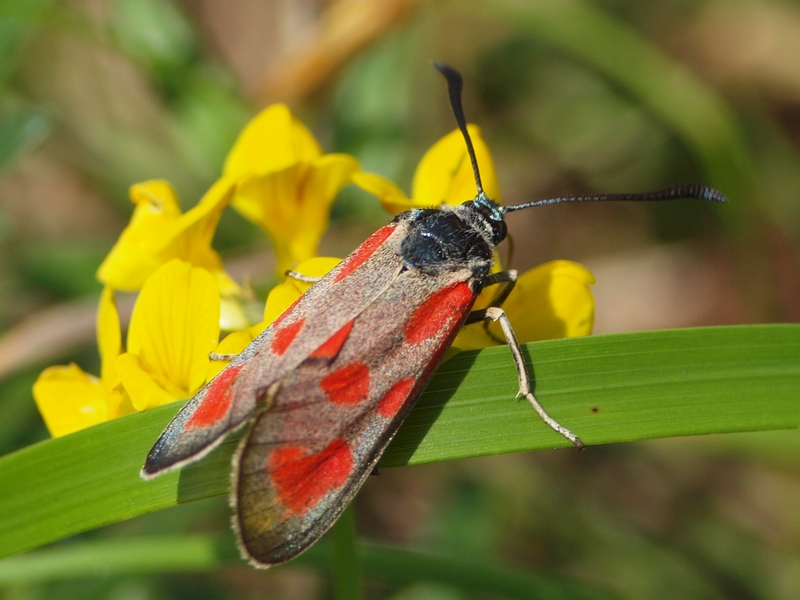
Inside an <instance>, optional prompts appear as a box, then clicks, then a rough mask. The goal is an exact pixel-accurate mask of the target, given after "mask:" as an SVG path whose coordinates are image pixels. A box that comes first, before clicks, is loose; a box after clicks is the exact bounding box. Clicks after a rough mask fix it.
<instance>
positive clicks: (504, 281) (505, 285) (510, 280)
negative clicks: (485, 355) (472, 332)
mask: <svg viewBox="0 0 800 600" xmlns="http://www.w3.org/2000/svg"><path fill="white" fill-rule="evenodd" d="M498 284H500V285H502V287H501V288H500V291H499V292H497V294H496V295H495V297H494V298H492V302H491V304H489V306H497V307H499V306H502V305H503V302H505V301H506V299H507V298H508V296H509V294H511V290H513V289H514V286H515V285H517V270H516V269H509V270H507V271H498V272H497V273H492V274H491V275H488V276H487V277H485V278H484V280H483V287H485V288H486V287H489V286H490V285H498ZM471 317H472V315H470V318H469V319H467V322H466V325H469V324H470V323H476V322H478V321H483V330H484V331H485V332H486V335H488V336H489V337H490V338H492V339H493V340H494V341H495V342H497V343H499V344H502V343H503V342H505V340H504V339H502V338H500V337H498V336H496V335H495V334H494V333H492V331H491V330H490V329H489V323H490V321H491V320H487V319H485V318H480V319H472V318H471Z"/></svg>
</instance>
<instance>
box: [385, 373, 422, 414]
mask: <svg viewBox="0 0 800 600" xmlns="http://www.w3.org/2000/svg"><path fill="white" fill-rule="evenodd" d="M413 389H414V379H413V378H408V379H401V380H400V381H398V382H397V383H395V384H394V385H393V386H392V387H391V389H390V390H389V391H388V392H386V394H385V395H384V396H383V398H381V401H380V404H378V412H379V413H380V415H381V416H383V417H387V418H388V417H392V416H394V415H396V414H397V411H398V410H400V407H401V406H402V405H403V402H405V401H406V398H408V395H409V394H410V393H411V390H413Z"/></svg>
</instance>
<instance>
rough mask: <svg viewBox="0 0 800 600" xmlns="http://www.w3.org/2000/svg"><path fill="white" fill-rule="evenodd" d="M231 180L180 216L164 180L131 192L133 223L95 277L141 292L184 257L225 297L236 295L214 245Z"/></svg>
mask: <svg viewBox="0 0 800 600" xmlns="http://www.w3.org/2000/svg"><path fill="white" fill-rule="evenodd" d="M232 193H233V180H232V179H229V178H224V177H223V178H221V179H220V180H219V181H217V182H216V183H215V184H214V185H213V186H212V187H211V189H209V190H208V192H207V193H206V194H205V195H204V196H203V198H202V199H201V200H200V202H199V203H198V204H197V206H195V207H194V208H192V209H191V210H189V211H188V212H186V213H185V214H181V212H180V208H179V207H178V199H177V196H176V195H175V191H174V190H173V189H172V187H171V186H170V185H169V184H168V183H167V182H165V181H158V180H154V181H146V182H144V183H139V184H136V185H134V186H133V187H131V192H130V194H131V200H132V201H133V202H134V204H136V208H135V209H134V213H133V216H132V217H131V222H130V224H129V225H128V226H127V227H126V228H125V230H124V231H123V232H122V235H120V238H119V240H118V241H117V243H116V244H115V245H114V247H113V248H112V249H111V252H110V253H109V254H108V256H107V257H106V259H105V260H104V261H103V263H102V264H101V265H100V268H99V269H98V271H97V278H98V279H99V280H100V281H102V282H103V283H105V284H106V285H108V286H109V287H112V288H114V289H117V290H126V291H135V290H138V289H141V287H142V285H144V282H145V281H146V280H147V278H148V277H149V276H150V275H151V274H152V273H153V272H154V271H155V270H156V269H158V267H160V266H161V265H163V264H164V263H165V262H167V261H169V260H171V259H173V258H180V259H182V260H185V261H187V262H190V263H192V264H194V265H195V266H198V267H203V268H205V269H208V270H209V271H211V272H212V273H214V274H215V276H216V277H217V278H218V281H219V284H220V289H221V290H222V291H223V292H225V293H238V292H239V291H240V290H239V288H238V286H237V285H236V283H235V282H234V281H233V280H232V279H231V278H230V277H229V276H228V275H227V274H226V273H225V271H224V269H223V267H222V260H221V259H220V257H219V254H217V253H216V252H215V251H214V250H213V249H212V248H211V241H212V239H213V237H214V232H215V230H216V227H217V223H218V222H219V218H220V216H221V214H222V211H223V210H224V209H225V207H226V206H227V205H228V204H229V203H230V201H231V199H232V195H233V194H232Z"/></svg>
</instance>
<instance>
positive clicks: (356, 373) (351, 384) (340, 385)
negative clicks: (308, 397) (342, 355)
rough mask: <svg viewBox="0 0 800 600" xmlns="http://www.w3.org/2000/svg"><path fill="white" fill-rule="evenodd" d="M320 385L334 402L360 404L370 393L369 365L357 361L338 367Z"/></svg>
mask: <svg viewBox="0 0 800 600" xmlns="http://www.w3.org/2000/svg"><path fill="white" fill-rule="evenodd" d="M320 387H322V389H323V390H324V391H325V393H326V394H328V399H329V400H330V401H331V402H333V403H334V404H358V403H359V402H361V401H363V400H366V399H367V395H368V394H369V367H368V366H367V365H365V364H364V363H360V362H357V363H352V364H350V365H347V366H345V367H342V368H340V369H337V370H336V371H334V372H333V373H331V374H330V375H328V376H327V377H325V378H324V379H323V380H322V381H321V382H320Z"/></svg>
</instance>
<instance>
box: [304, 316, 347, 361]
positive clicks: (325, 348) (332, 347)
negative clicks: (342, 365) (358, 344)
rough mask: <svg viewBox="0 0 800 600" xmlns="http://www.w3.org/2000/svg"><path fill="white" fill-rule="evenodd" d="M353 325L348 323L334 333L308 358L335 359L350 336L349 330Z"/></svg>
mask: <svg viewBox="0 0 800 600" xmlns="http://www.w3.org/2000/svg"><path fill="white" fill-rule="evenodd" d="M353 323H354V321H350V322H349V323H347V324H346V325H345V326H344V327H342V328H341V329H340V330H339V331H337V332H336V333H334V334H333V335H332V336H331V337H329V338H328V340H327V341H326V342H324V343H323V344H322V345H321V346H320V347H319V348H317V349H316V350H314V352H312V353H311V355H310V357H311V358H327V359H334V358H336V356H337V355H338V354H339V351H340V350H341V349H342V346H344V343H345V342H346V341H347V337H348V336H349V335H350V330H351V329H353Z"/></svg>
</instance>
